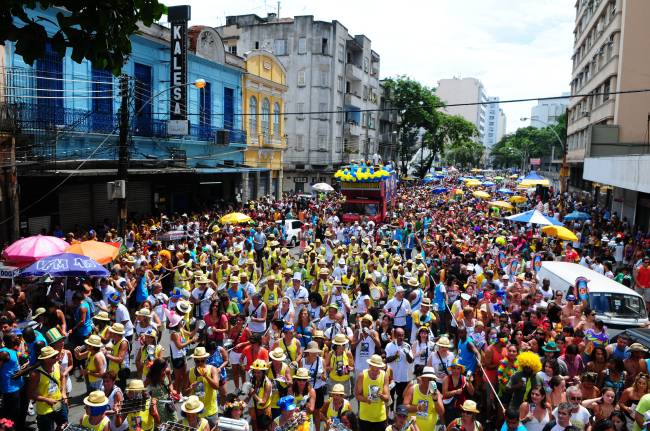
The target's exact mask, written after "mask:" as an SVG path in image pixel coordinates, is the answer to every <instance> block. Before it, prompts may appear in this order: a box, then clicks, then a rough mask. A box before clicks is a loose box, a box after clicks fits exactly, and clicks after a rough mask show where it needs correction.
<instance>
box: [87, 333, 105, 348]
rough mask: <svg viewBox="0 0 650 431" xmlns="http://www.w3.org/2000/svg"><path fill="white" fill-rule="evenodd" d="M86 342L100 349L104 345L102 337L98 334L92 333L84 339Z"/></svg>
mask: <svg viewBox="0 0 650 431" xmlns="http://www.w3.org/2000/svg"><path fill="white" fill-rule="evenodd" d="M84 343H86V344H87V345H89V346H90V347H96V348H98V349H101V348H102V346H103V344H102V338H101V337H100V336H99V335H96V334H91V335H90V336H89V337H88V338H86V339H85V340H84Z"/></svg>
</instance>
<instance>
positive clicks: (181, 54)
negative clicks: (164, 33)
mask: <svg viewBox="0 0 650 431" xmlns="http://www.w3.org/2000/svg"><path fill="white" fill-rule="evenodd" d="M168 16H169V22H170V24H171V50H170V55H171V58H170V60H171V62H170V64H169V82H170V86H171V89H170V90H169V91H170V97H169V116H170V119H171V120H187V85H186V83H187V22H188V21H189V20H190V6H171V7H169V8H168Z"/></svg>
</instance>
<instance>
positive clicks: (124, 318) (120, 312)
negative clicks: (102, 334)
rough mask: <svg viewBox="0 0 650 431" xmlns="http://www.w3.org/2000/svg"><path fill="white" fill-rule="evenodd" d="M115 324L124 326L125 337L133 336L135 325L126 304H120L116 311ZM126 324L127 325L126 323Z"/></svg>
mask: <svg viewBox="0 0 650 431" xmlns="http://www.w3.org/2000/svg"><path fill="white" fill-rule="evenodd" d="M115 322H117V323H122V324H124V336H125V337H128V336H130V335H133V323H132V322H131V316H130V315H129V310H128V308H126V306H125V305H124V304H118V305H117V308H116V309H115ZM125 322H126V323H125Z"/></svg>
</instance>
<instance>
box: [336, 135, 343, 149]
mask: <svg viewBox="0 0 650 431" xmlns="http://www.w3.org/2000/svg"><path fill="white" fill-rule="evenodd" d="M341 151H343V138H342V137H340V136H337V137H336V152H337V153H340V152H341Z"/></svg>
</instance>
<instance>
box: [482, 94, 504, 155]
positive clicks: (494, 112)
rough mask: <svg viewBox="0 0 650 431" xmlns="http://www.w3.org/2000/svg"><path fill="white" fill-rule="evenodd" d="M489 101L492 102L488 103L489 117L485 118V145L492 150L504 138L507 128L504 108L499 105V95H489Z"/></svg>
mask: <svg viewBox="0 0 650 431" xmlns="http://www.w3.org/2000/svg"><path fill="white" fill-rule="evenodd" d="M488 102H491V103H489V104H487V105H486V108H487V112H486V117H487V118H486V120H485V124H486V125H485V134H484V138H483V145H484V146H485V148H486V149H487V150H488V151H490V150H491V149H492V147H493V146H494V145H496V143H497V142H499V141H500V140H501V138H503V135H504V132H505V128H506V126H505V122H506V116H505V114H504V113H503V109H501V107H500V106H499V98H498V97H488Z"/></svg>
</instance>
